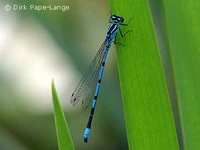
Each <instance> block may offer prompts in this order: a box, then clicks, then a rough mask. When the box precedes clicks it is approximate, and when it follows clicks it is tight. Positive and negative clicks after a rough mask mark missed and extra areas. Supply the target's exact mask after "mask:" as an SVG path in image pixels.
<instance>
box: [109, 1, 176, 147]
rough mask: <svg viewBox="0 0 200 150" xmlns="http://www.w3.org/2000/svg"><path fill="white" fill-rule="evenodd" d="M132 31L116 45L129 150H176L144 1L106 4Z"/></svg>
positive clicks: (155, 48) (164, 90) (164, 89)
mask: <svg viewBox="0 0 200 150" xmlns="http://www.w3.org/2000/svg"><path fill="white" fill-rule="evenodd" d="M109 2H110V8H111V12H112V13H113V14H116V15H121V16H123V17H124V18H125V22H128V20H129V19H130V18H131V17H134V19H133V20H132V22H131V23H130V25H129V26H128V27H122V28H123V29H122V31H123V32H126V31H127V30H134V31H133V32H130V33H129V34H127V36H126V37H125V38H124V39H122V38H120V37H119V36H118V37H117V41H122V42H124V44H125V46H124V47H123V46H121V45H120V44H118V45H117V46H116V48H117V60H118V70H119V76H120V85H121V92H122V98H123V105H124V112H125V120H126V128H127V136H128V144H129V149H131V150H132V149H137V150H138V149H142V150H143V149H173V150H175V149H179V147H178V142H177V136H176V132H175V127H174V121H173V116H172V112H171V107H170V102H169V98H168V93H167V89H166V83H165V78H164V73H163V69H162V64H161V60H160V55H159V51H158V46H157V41H156V38H155V31H154V27H153V23H152V18H151V14H150V8H149V4H148V1H147V0H124V1H122V0H109Z"/></svg>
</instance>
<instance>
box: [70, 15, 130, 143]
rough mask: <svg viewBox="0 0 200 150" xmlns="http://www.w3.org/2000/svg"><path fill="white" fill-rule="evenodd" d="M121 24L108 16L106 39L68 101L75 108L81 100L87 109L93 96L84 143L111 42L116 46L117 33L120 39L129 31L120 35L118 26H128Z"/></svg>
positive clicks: (121, 19) (117, 19) (115, 18)
mask: <svg viewBox="0 0 200 150" xmlns="http://www.w3.org/2000/svg"><path fill="white" fill-rule="evenodd" d="M131 20H132V18H131V19H130V20H129V22H130V21H131ZM123 22H124V18H123V17H120V16H116V15H111V16H110V19H109V23H111V25H110V26H109V28H108V31H107V34H106V39H105V40H104V42H103V44H102V45H101V47H100V48H99V50H98V51H97V53H96V55H95V57H94V59H93V60H92V62H91V63H90V66H89V69H88V71H87V72H86V73H85V75H84V76H83V78H82V79H81V81H80V82H79V84H78V85H77V87H76V88H75V90H74V92H73V94H72V96H71V99H70V102H71V103H72V105H73V106H75V105H76V104H77V103H78V101H79V100H81V99H82V108H83V109H87V108H88V106H89V104H90V102H91V100H92V97H93V96H94V99H93V103H92V108H91V111H90V116H89V120H88V123H87V127H86V129H85V132H84V142H86V143H87V141H88V137H89V134H90V129H91V124H92V119H93V116H94V110H95V106H96V102H97V98H98V94H99V89H100V86H101V80H102V76H103V72H104V67H105V62H106V58H107V55H108V51H109V49H110V46H111V44H112V41H113V39H114V43H115V44H117V43H116V36H117V33H118V31H119V32H120V34H121V36H122V37H124V36H125V35H126V34H127V33H128V32H129V31H131V30H129V31H127V32H126V33H125V34H123V33H122V31H121V30H120V26H119V25H124V26H127V25H128V24H129V22H128V24H123ZM118 43H120V42H118ZM120 44H122V43H120ZM122 45H123V44H122ZM95 86H96V89H95Z"/></svg>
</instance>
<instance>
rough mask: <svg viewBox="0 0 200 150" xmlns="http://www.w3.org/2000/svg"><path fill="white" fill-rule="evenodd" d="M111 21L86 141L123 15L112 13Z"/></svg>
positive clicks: (86, 137) (86, 138)
mask: <svg viewBox="0 0 200 150" xmlns="http://www.w3.org/2000/svg"><path fill="white" fill-rule="evenodd" d="M110 21H112V24H111V25H110V27H109V28H108V31H107V34H106V39H105V45H104V46H105V47H104V48H105V53H104V54H103V60H102V62H101V69H100V72H99V77H98V83H97V86H96V90H95V95H94V99H93V103H92V108H91V111H90V116H89V120H88V124H87V127H86V129H85V132H84V142H86V143H87V141H88V137H89V134H90V128H91V124H92V119H93V115H94V110H95V106H96V102H97V98H98V93H99V89H100V86H101V80H102V75H103V72H104V67H105V62H106V58H107V55H108V51H109V49H110V46H111V44H112V41H113V39H114V38H115V36H116V35H117V32H118V30H119V24H121V23H123V21H124V19H123V18H122V17H119V16H116V15H112V16H111V17H110Z"/></svg>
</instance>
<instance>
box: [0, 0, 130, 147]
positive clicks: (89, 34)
mask: <svg viewBox="0 0 200 150" xmlns="http://www.w3.org/2000/svg"><path fill="white" fill-rule="evenodd" d="M6 4H9V5H10V6H13V5H14V4H16V5H18V6H22V5H23V4H26V5H29V4H34V5H49V4H51V5H67V6H69V10H67V11H65V12H62V11H30V10H18V11H13V10H10V11H5V10H4V6H5V5H6ZM0 5H1V9H0V11H1V13H0V17H1V22H0V35H1V45H0V83H1V84H0V103H1V104H0V133H1V134H0V149H20V150H22V149H49V150H50V149H52V150H55V149H58V146H57V139H56V131H55V123H54V116H53V104H52V100H51V80H52V78H54V81H55V85H56V88H57V91H58V94H59V98H60V100H61V104H62V106H63V109H64V111H65V112H66V113H65V114H66V118H67V121H68V125H69V128H70V132H71V135H72V138H73V141H74V144H75V146H76V148H77V149H93V147H96V149H103V148H104V149H127V138H126V130H125V122H124V117H123V107H122V102H121V94H120V87H119V81H118V80H119V79H118V73H117V66H116V60H115V57H116V56H115V50H114V46H113V47H112V50H111V51H110V53H109V56H108V61H107V64H106V69H105V74H104V77H103V83H102V88H101V92H100V97H99V103H98V107H97V109H96V112H95V118H94V122H93V127H92V132H91V135H90V139H89V143H88V144H85V143H83V133H84V130H85V127H86V124H87V120H88V116H89V109H88V110H87V111H83V110H82V108H81V103H80V104H78V106H76V107H75V108H73V107H72V106H71V105H70V103H69V100H70V96H71V94H72V92H73V90H74V88H75V87H76V85H77V83H78V82H79V80H80V79H81V77H82V75H83V74H84V73H85V71H86V70H87V68H88V64H89V63H90V61H91V60H92V59H93V56H94V55H95V53H96V52H97V50H98V48H99V47H100V46H101V44H102V42H103V40H104V38H105V34H106V30H107V28H108V25H109V23H108V19H109V16H110V13H109V6H108V2H107V1H106V0H102V1H90V0H86V1H84V2H83V1H81V0H76V1H71V0H68V1H66V0H58V1H53V0H44V1H40V0H10V1H7V0H6V1H1V2H0ZM102 122H103V123H102Z"/></svg>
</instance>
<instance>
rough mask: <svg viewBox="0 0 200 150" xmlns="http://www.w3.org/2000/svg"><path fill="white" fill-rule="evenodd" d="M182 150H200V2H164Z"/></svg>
mask: <svg viewBox="0 0 200 150" xmlns="http://www.w3.org/2000/svg"><path fill="white" fill-rule="evenodd" d="M164 4H165V10H166V20H167V25H168V34H169V43H170V51H171V57H172V65H173V70H174V79H175V84H176V91H177V98H178V102H179V107H180V114H181V121H182V130H183V135H184V142H185V149H188V150H196V149H200V142H199V141H200V136H199V134H200V109H199V106H200V92H199V89H200V78H199V77H200V69H199V68H200V19H199V10H200V1H199V0H191V1H188V0H181V1H176V0H165V1H164Z"/></svg>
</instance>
